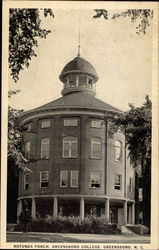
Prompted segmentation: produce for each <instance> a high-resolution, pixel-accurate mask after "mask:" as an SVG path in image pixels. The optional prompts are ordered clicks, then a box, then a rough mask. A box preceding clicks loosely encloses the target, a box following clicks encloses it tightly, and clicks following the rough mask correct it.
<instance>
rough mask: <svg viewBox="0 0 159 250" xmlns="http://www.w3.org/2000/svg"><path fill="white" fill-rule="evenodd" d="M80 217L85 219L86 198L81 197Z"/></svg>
mask: <svg viewBox="0 0 159 250" xmlns="http://www.w3.org/2000/svg"><path fill="white" fill-rule="evenodd" d="M80 218H81V219H82V220H83V219H84V198H83V197H81V199H80Z"/></svg>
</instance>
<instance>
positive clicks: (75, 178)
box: [70, 171, 78, 187]
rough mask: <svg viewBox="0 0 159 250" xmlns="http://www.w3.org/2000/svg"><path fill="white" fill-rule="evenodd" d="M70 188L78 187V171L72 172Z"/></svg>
mask: <svg viewBox="0 0 159 250" xmlns="http://www.w3.org/2000/svg"><path fill="white" fill-rule="evenodd" d="M70 187H78V171H71V180H70Z"/></svg>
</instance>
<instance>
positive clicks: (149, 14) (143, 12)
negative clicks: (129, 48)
mask: <svg viewBox="0 0 159 250" xmlns="http://www.w3.org/2000/svg"><path fill="white" fill-rule="evenodd" d="M94 11H95V12H96V14H95V15H94V16H93V18H101V17H103V18H104V19H105V20H108V19H109V18H110V19H112V20H116V19H117V18H119V17H129V18H130V20H131V22H136V21H139V24H138V26H136V29H137V31H136V34H138V35H139V34H142V33H143V34H146V30H147V28H148V26H150V19H152V18H153V10H150V9H128V10H125V11H122V12H118V13H115V14H111V12H110V11H108V10H106V9H95V10H94Z"/></svg>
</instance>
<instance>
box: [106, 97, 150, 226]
mask: <svg viewBox="0 0 159 250" xmlns="http://www.w3.org/2000/svg"><path fill="white" fill-rule="evenodd" d="M145 99H146V101H145V103H144V104H143V105H142V106H141V107H137V108H136V107H135V106H134V105H133V104H129V107H130V110H129V111H127V112H125V115H123V116H119V117H118V118H116V119H115V121H114V122H111V123H110V127H109V136H113V133H114V132H117V130H118V129H120V130H121V131H123V133H124V134H125V136H126V144H127V147H128V150H129V157H130V162H131V164H132V165H133V167H134V168H135V170H136V173H137V174H138V171H139V166H140V167H141V175H142V187H143V204H144V206H143V216H144V218H143V220H144V224H145V225H147V226H150V204H151V118H152V111H151V105H152V104H151V101H150V99H149V96H146V98H145Z"/></svg>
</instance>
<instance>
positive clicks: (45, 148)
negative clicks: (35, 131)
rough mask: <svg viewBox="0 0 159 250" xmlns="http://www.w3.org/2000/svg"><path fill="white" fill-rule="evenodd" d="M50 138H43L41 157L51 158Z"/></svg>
mask: <svg viewBox="0 0 159 250" xmlns="http://www.w3.org/2000/svg"><path fill="white" fill-rule="evenodd" d="M49 144H50V140H49V138H43V139H41V158H44V159H49Z"/></svg>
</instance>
